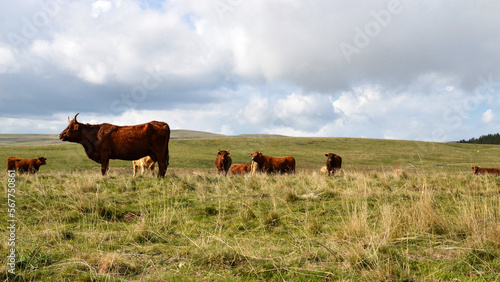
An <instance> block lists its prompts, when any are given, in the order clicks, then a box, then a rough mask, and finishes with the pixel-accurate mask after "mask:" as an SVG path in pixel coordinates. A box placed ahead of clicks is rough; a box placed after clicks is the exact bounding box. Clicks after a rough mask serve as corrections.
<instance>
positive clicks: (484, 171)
mask: <svg viewBox="0 0 500 282" xmlns="http://www.w3.org/2000/svg"><path fill="white" fill-rule="evenodd" d="M472 170H473V171H474V172H473V173H472V174H475V175H479V174H481V175H485V174H487V173H488V174H496V175H500V168H482V167H479V166H473V167H472Z"/></svg>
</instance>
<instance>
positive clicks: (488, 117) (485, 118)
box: [481, 109, 495, 123]
mask: <svg viewBox="0 0 500 282" xmlns="http://www.w3.org/2000/svg"><path fill="white" fill-rule="evenodd" d="M494 118H495V113H493V111H492V110H491V109H488V110H487V111H486V112H484V113H483V118H482V119H481V121H482V122H484V123H489V122H491V121H492V120H493V119H494Z"/></svg>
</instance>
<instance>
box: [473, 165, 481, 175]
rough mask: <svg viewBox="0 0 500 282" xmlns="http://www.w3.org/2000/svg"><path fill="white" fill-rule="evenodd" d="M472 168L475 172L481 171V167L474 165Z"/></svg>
mask: <svg viewBox="0 0 500 282" xmlns="http://www.w3.org/2000/svg"><path fill="white" fill-rule="evenodd" d="M472 170H473V171H474V172H473V174H479V172H480V171H481V168H480V167H478V166H473V167H472Z"/></svg>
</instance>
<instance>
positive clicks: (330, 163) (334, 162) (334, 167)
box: [325, 153, 342, 175]
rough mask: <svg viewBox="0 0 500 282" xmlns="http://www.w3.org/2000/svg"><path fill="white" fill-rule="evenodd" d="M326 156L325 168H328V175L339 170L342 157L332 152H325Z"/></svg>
mask: <svg viewBox="0 0 500 282" xmlns="http://www.w3.org/2000/svg"><path fill="white" fill-rule="evenodd" d="M325 156H327V157H328V159H327V160H326V169H327V170H328V175H334V174H335V171H338V170H340V168H341V167H342V158H341V157H340V156H339V155H337V154H333V153H328V154H325Z"/></svg>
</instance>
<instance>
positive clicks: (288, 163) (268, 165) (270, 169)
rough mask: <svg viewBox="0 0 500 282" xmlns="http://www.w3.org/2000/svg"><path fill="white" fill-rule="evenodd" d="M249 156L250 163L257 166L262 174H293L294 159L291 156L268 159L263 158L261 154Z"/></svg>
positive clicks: (267, 157)
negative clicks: (252, 162)
mask: <svg viewBox="0 0 500 282" xmlns="http://www.w3.org/2000/svg"><path fill="white" fill-rule="evenodd" d="M251 156H252V161H254V162H256V163H257V164H258V166H259V170H260V171H262V172H266V173H278V172H279V173H281V174H283V173H292V172H293V173H294V172H295V159H294V158H293V157H292V156H286V157H269V156H264V155H263V154H262V152H254V153H252V154H251Z"/></svg>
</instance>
